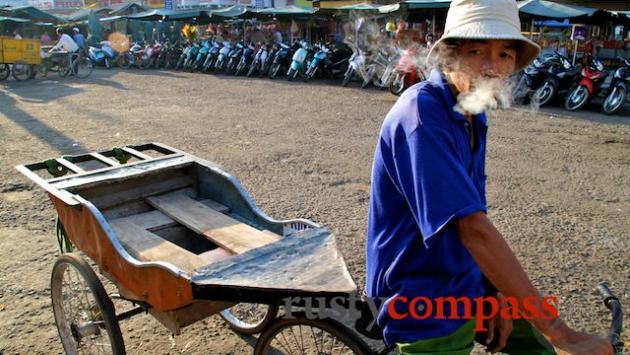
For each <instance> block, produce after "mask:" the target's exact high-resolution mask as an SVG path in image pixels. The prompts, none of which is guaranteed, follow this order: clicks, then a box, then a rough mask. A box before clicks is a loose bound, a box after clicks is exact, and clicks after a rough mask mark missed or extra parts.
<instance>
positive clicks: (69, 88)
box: [0, 71, 630, 354]
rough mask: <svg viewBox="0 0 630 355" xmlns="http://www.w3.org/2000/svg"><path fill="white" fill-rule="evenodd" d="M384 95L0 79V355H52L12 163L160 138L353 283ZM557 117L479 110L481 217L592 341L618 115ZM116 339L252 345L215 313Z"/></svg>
mask: <svg viewBox="0 0 630 355" xmlns="http://www.w3.org/2000/svg"><path fill="white" fill-rule="evenodd" d="M394 100H395V98H394V97H393V96H391V95H390V94H389V93H385V92H380V91H377V90H361V89H358V88H342V87H340V86H336V85H331V84H326V83H317V82H316V83H309V84H304V83H299V82H298V83H288V82H285V81H273V82H271V81H269V80H265V79H254V80H248V79H244V78H229V77H214V76H209V75H200V74H188V73H167V72H155V71H127V72H124V71H95V72H94V74H93V76H92V77H91V78H90V79H88V80H85V81H77V80H71V79H70V80H58V79H57V78H56V77H54V75H53V76H51V78H50V79H49V80H39V81H36V82H26V83H14V82H5V83H3V84H0V146H1V149H0V161H2V165H3V169H2V171H1V173H0V176H1V178H0V270H2V272H1V273H0V353H3V354H15V353H19V354H50V353H57V352H60V351H61V346H60V344H59V341H58V339H57V334H56V329H55V327H54V324H53V321H52V319H53V318H52V312H51V308H50V301H49V278H50V271H51V267H52V264H53V262H54V260H55V257H56V253H57V251H56V242H55V240H54V223H53V221H54V212H53V209H52V206H51V204H50V203H49V202H48V200H47V198H46V196H45V194H44V193H43V192H42V191H40V190H39V189H37V188H35V187H34V186H33V185H32V184H30V183H29V182H28V181H27V180H26V179H24V178H22V177H21V176H20V175H19V174H18V173H17V172H16V171H15V170H14V169H13V168H12V167H13V166H14V165H16V164H20V163H25V162H32V161H36V160H41V159H44V158H47V157H55V156H60V155H62V154H69V153H77V152H81V151H90V150H96V149H103V148H107V147H113V146H120V145H124V144H130V143H137V142H146V141H159V142H163V143H165V144H168V145H171V146H174V147H177V148H180V149H182V150H185V151H187V152H190V153H192V154H195V155H198V156H200V157H203V158H206V159H208V160H211V161H215V162H217V163H219V164H220V165H222V166H223V167H224V168H225V169H226V170H227V171H228V172H230V173H232V174H234V175H235V176H236V177H238V178H239V179H240V180H241V181H242V182H243V184H244V186H245V187H246V188H247V190H248V191H249V192H250V193H251V194H252V196H253V198H254V200H255V201H256V202H257V203H258V204H259V205H260V206H261V207H262V209H263V210H264V211H266V212H267V213H268V214H269V215H271V216H274V217H279V218H292V217H304V218H309V219H312V220H314V221H317V222H319V223H321V224H323V225H326V226H328V227H330V228H331V229H332V230H333V231H335V233H336V235H337V238H338V244H339V248H340V250H341V251H342V253H343V254H344V257H345V258H346V261H347V264H348V269H349V270H350V272H351V274H352V275H353V277H354V278H355V281H356V282H357V284H359V285H362V283H363V279H364V256H363V253H364V236H363V235H364V231H365V219H366V213H367V204H368V199H369V177H370V167H371V162H372V154H373V151H374V146H375V142H376V138H377V135H378V130H379V127H380V123H381V121H382V119H383V117H384V116H385V114H386V113H387V111H388V109H389V107H390V106H391V105H392V104H393V102H394ZM557 112H560V111H559V110H553V109H552V110H545V111H544V112H528V111H527V110H521V109H519V110H509V111H503V112H498V113H495V114H493V115H491V118H490V125H491V127H490V136H489V148H488V175H489V179H488V201H489V204H490V206H489V207H490V212H489V214H490V216H491V218H492V219H493V220H494V221H495V223H496V224H497V226H498V227H499V229H500V230H501V231H502V232H503V233H504V234H505V237H506V239H507V240H508V241H509V243H510V245H511V246H512V247H513V249H514V250H515V252H516V253H517V255H518V256H519V257H520V259H521V261H522V263H523V265H524V267H525V268H526V270H527V271H528V272H529V273H530V275H531V276H532V278H533V279H534V280H535V283H536V285H538V286H539V287H540V288H541V289H542V290H544V292H545V293H547V294H552V295H557V296H558V297H559V300H560V307H561V313H562V314H563V315H564V316H565V318H567V320H568V321H569V322H570V323H571V324H573V325H576V326H578V327H579V328H582V329H586V330H589V331H597V332H600V333H603V332H604V331H605V329H606V326H607V322H608V318H607V313H606V311H605V310H604V309H603V307H602V306H601V305H600V304H599V303H596V299H597V298H596V296H595V294H594V293H593V291H592V289H593V287H594V286H595V285H596V283H597V282H599V281H602V280H607V281H609V282H610V283H611V284H612V286H613V288H614V289H615V290H616V291H617V292H618V293H619V295H621V296H622V299H623V300H622V301H623V302H625V303H626V308H625V309H626V311H627V310H629V309H630V308H629V307H627V305H628V304H630V285H628V284H627V282H628V280H629V279H630V258H629V257H628V255H629V254H628V252H627V250H628V246H629V241H628V231H630V218H628V214H629V212H630V126H629V124H630V118H628V117H627V116H626V117H623V116H616V117H605V116H601V115H597V114H592V113H580V114H578V115H577V118H569V117H564V116H558V115H556V113H557ZM122 328H123V333H124V335H125V342H126V346H127V349H128V352H129V353H130V354H147V353H156V354H180V353H185V354H244V353H249V352H251V344H253V342H254V341H255V338H247V337H240V336H237V335H235V334H234V333H232V332H231V331H229V330H228V329H227V328H226V327H225V326H224V325H223V324H222V322H221V320H220V319H219V318H218V317H211V318H209V319H208V320H206V321H203V322H200V323H197V324H195V325H194V326H191V327H190V328H187V329H185V331H184V334H183V335H181V336H179V337H175V338H171V337H170V336H169V333H168V331H166V330H165V329H164V328H163V327H162V326H161V325H159V324H158V323H157V322H156V321H155V320H153V319H152V318H151V317H149V316H145V315H142V316H139V317H138V318H135V319H133V320H131V321H129V322H125V323H124V324H123V326H122ZM627 334H628V333H627V332H626V335H627ZM626 338H627V336H626Z"/></svg>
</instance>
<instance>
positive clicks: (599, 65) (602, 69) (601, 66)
mask: <svg viewBox="0 0 630 355" xmlns="http://www.w3.org/2000/svg"><path fill="white" fill-rule="evenodd" d="M596 67H597V70H599V71H604V64H603V63H602V62H597V64H596Z"/></svg>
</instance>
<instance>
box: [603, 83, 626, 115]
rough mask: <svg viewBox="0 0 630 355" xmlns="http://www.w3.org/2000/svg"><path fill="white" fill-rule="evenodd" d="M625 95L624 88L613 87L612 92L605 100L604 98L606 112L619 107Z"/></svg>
mask: <svg viewBox="0 0 630 355" xmlns="http://www.w3.org/2000/svg"><path fill="white" fill-rule="evenodd" d="M625 96H626V93H625V89H623V88H618V87H616V88H614V89H613V92H612V93H611V94H610V95H608V96H607V97H606V100H604V110H605V111H607V112H614V111H616V110H618V109H619V107H620V106H621V105H623V102H624V98H625Z"/></svg>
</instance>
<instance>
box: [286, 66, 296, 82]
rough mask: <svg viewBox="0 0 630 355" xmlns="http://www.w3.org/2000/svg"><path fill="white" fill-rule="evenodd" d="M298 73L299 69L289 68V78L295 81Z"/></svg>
mask: <svg viewBox="0 0 630 355" xmlns="http://www.w3.org/2000/svg"><path fill="white" fill-rule="evenodd" d="M296 75H297V71H296V70H295V69H293V68H291V69H289V71H288V72H287V80H288V81H293V79H295V76H296Z"/></svg>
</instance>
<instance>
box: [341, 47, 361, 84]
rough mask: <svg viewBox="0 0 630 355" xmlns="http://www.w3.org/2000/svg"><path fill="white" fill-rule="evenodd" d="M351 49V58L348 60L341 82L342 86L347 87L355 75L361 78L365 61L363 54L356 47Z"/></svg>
mask: <svg viewBox="0 0 630 355" xmlns="http://www.w3.org/2000/svg"><path fill="white" fill-rule="evenodd" d="M351 47H352V56H351V57H350V59H348V69H346V72H345V74H344V76H343V80H342V81H341V85H342V86H347V85H348V83H349V82H350V80H352V79H353V78H354V77H355V75H359V76H361V78H363V73H364V72H365V69H364V66H365V61H366V56H365V52H364V51H363V50H362V49H360V48H359V47H357V46H353V45H351Z"/></svg>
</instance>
